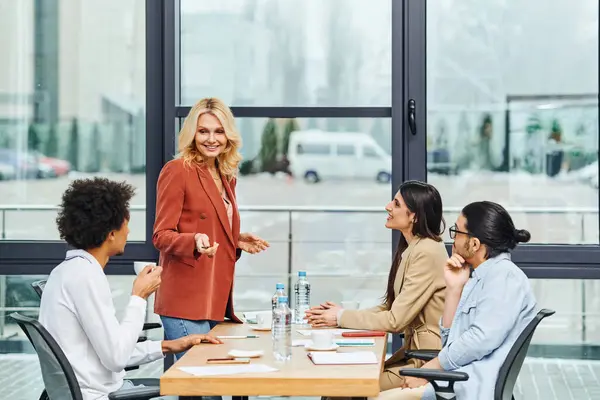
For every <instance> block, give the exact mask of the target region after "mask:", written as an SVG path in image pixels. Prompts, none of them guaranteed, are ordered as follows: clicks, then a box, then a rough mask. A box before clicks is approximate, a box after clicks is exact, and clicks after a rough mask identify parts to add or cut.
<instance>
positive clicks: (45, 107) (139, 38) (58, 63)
mask: <svg viewBox="0 0 600 400" xmlns="http://www.w3.org/2000/svg"><path fill="white" fill-rule="evenodd" d="M144 10H145V5H144V2H143V1H141V0H126V1H120V0H118V1H117V0H109V1H81V2H79V1H39V0H36V1H33V0H25V1H17V2H3V3H2V5H1V11H0V32H1V33H2V37H4V38H9V37H10V38H13V39H12V40H3V41H2V43H0V54H2V60H3V61H2V63H1V65H0V179H1V181H0V192H1V193H2V196H0V220H1V226H2V229H1V232H0V233H1V235H2V236H1V237H2V239H3V240H56V239H58V233H57V232H56V228H55V223H54V218H55V215H56V211H55V210H53V206H55V205H56V204H58V202H59V201H60V196H61V194H62V192H63V191H64V189H65V188H66V187H67V185H68V183H69V181H70V180H72V179H73V178H76V177H90V176H106V177H109V178H111V179H116V180H126V181H128V182H130V183H132V184H133V185H134V186H135V187H136V189H137V193H136V196H135V198H134V199H133V205H134V207H135V208H137V209H139V212H135V213H134V218H133V219H132V232H131V239H132V240H138V241H140V240H142V241H143V240H144V239H145V222H146V221H145V218H144V210H143V207H144V206H145V203H146V185H145V176H144V172H145V168H146V129H145V118H146V117H145V114H146V113H145V109H146V78H145V63H146V57H145V43H146V40H145V18H144Z"/></svg>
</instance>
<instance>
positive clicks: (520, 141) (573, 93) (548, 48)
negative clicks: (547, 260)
mask: <svg viewBox="0 0 600 400" xmlns="http://www.w3.org/2000/svg"><path fill="white" fill-rule="evenodd" d="M543 3H544V11H543V12H540V10H541V9H540V6H541V4H542V2H538V1H525V2H492V3H490V2H478V1H460V2H458V1H449V2H439V1H435V0H432V1H428V2H427V5H428V8H427V172H428V175H427V177H428V180H429V182H431V183H433V184H435V185H436V186H437V187H438V188H439V189H440V192H441V193H442V196H443V198H444V202H445V205H446V206H447V207H454V208H456V207H462V206H464V205H465V204H467V203H469V202H471V201H475V200H481V199H494V200H496V201H498V202H500V203H502V204H503V205H504V206H505V207H507V208H508V209H510V210H511V211H512V214H513V216H514V217H515V223H516V224H518V225H519V227H521V228H525V229H528V230H530V231H531V234H532V242H533V243H544V244H545V243H551V244H565V243H569V244H579V243H581V244H596V245H597V244H598V243H599V242H598V233H599V227H598V220H599V219H598V94H597V91H598V2H597V1H595V0H582V1H578V2H577V3H576V4H574V3H572V2H570V1H568V0H552V1H546V2H543ZM556 21H560V23H555V22H556Z"/></svg>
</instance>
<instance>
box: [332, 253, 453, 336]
mask: <svg viewBox="0 0 600 400" xmlns="http://www.w3.org/2000/svg"><path fill="white" fill-rule="evenodd" d="M439 262H440V260H439V257H436V256H434V254H433V252H430V251H413V252H412V254H411V257H410V259H409V260H407V263H408V265H407V266H406V273H405V275H404V284H403V285H402V290H401V291H400V293H399V294H398V295H397V296H396V299H395V300H394V303H392V308H391V310H385V309H384V310H383V311H380V312H373V311H372V309H368V310H344V312H343V313H342V315H341V319H340V321H339V325H340V326H341V327H342V328H351V329H369V330H378V331H385V332H394V333H397V332H402V331H404V329H405V328H406V327H407V326H408V324H410V323H411V322H412V321H413V320H414V319H415V318H416V317H417V315H418V314H419V313H420V312H421V310H422V309H423V308H424V307H425V305H426V304H427V302H428V301H429V299H431V297H432V296H433V294H434V292H435V291H436V290H437V289H438V288H439V285H437V284H436V279H438V276H439V273H436V268H443V264H442V265H439V266H438V265H436V264H437V263H439Z"/></svg>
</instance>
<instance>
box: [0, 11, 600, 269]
mask: <svg viewBox="0 0 600 400" xmlns="http://www.w3.org/2000/svg"><path fill="white" fill-rule="evenodd" d="M426 3H427V2H425V1H422V0H400V1H393V2H392V6H391V7H392V18H391V21H392V27H391V29H392V49H391V51H392V82H391V90H392V101H391V104H390V106H389V107H294V106H286V107H276V106H272V107H254V106H251V107H232V111H233V113H234V115H236V117H246V118H248V117H249V118H269V117H271V118H273V117H275V118H294V117H295V118H391V124H392V190H391V192H392V193H391V195H392V196H393V195H394V192H395V188H397V187H398V186H399V184H400V183H401V182H402V181H404V180H406V179H420V180H425V179H426V178H427V168H426V163H427V157H426V137H425V135H424V134H423V132H426V126H427V125H426V124H427V121H426V110H427V98H426V80H427V79H426V78H427V75H426V74H427V72H426V57H427V54H426V49H427V43H426V42H427V40H426V11H427V10H426V7H427V4H426ZM179 6H180V4H179V1H178V0H175V1H173V0H160V1H154V0H146V16H145V19H146V216H145V218H146V237H145V241H143V242H131V243H129V244H128V246H127V251H126V252H125V254H124V255H123V256H121V257H115V258H113V259H112V260H111V261H110V263H109V265H108V267H107V270H106V271H107V273H108V274H116V275H127V274H132V273H133V269H132V268H131V264H132V262H133V261H134V260H140V259H156V258H157V254H158V253H157V251H156V249H154V246H153V245H152V227H153V224H154V216H155V205H156V181H157V178H158V175H159V172H160V169H161V168H162V165H164V163H165V162H166V161H168V160H169V159H171V158H172V157H173V155H174V154H175V141H174V140H173V136H172V135H173V134H174V133H175V132H176V131H177V126H178V119H179V118H183V117H185V116H186V115H187V113H188V111H189V109H190V106H189V105H180V104H179V103H180V102H179V100H180V90H179V76H180V58H179V52H180V43H179V33H180V29H179V24H180V13H179V9H180V7H179ZM599 30H600V27H599ZM409 78H410V79H409ZM599 92H600V87H599ZM411 99H413V100H415V102H416V104H417V108H416V126H417V133H416V134H415V135H413V134H412V133H411V131H410V129H409V126H408V123H407V114H408V113H407V105H408V102H409V100H411ZM599 198H600V191H599ZM598 215H599V217H598V218H599V222H600V213H599V214H598ZM392 237H393V240H392V242H393V244H392V247H393V249H394V248H395V243H396V241H397V238H398V236H397V234H393V236H392ZM33 247H35V251H32V249H33ZM66 249H67V247H66V245H65V244H64V243H63V242H61V241H27V240H23V241H9V240H4V241H0V274H3V275H14V274H18V275H39V274H48V273H49V272H50V271H51V270H52V268H53V267H54V266H56V265H57V264H58V263H60V262H61V261H62V259H63V258H64V253H65V251H66ZM448 249H450V246H449V245H448ZM513 260H514V261H515V263H516V264H517V265H519V267H521V268H522V269H523V270H524V271H525V272H526V273H527V275H528V276H529V277H531V278H550V279H600V245H555V244H548V245H545V244H534V245H523V246H520V247H519V248H517V249H516V250H515V251H514V253H513ZM123 267H127V268H123Z"/></svg>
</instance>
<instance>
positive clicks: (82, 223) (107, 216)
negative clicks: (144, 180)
mask: <svg viewBox="0 0 600 400" xmlns="http://www.w3.org/2000/svg"><path fill="white" fill-rule="evenodd" d="M134 193H135V189H134V188H133V186H131V185H129V184H127V183H125V182H114V181H111V180H108V179H106V178H93V179H77V180H75V181H73V182H72V183H71V185H70V186H69V187H68V188H67V190H66V191H65V193H64V194H63V196H62V203H61V205H60V211H59V212H58V217H57V218H56V224H57V225H58V232H59V233H60V238H61V239H64V240H65V241H66V242H67V243H68V244H70V245H71V246H73V247H75V248H77V249H82V250H87V249H95V248H97V247H100V246H101V245H102V243H104V242H105V241H106V238H107V237H108V234H109V233H110V232H111V231H113V230H118V229H120V228H121V226H122V225H123V223H124V222H125V220H129V201H130V200H131V198H132V197H133V195H134Z"/></svg>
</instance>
